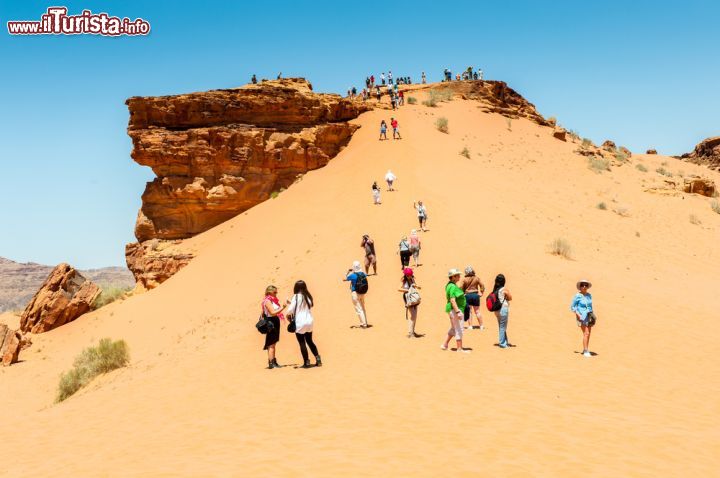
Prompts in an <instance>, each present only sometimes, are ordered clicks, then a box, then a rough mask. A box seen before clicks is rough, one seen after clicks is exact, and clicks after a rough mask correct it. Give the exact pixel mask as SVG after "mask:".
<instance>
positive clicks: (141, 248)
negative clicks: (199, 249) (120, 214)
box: [125, 240, 194, 289]
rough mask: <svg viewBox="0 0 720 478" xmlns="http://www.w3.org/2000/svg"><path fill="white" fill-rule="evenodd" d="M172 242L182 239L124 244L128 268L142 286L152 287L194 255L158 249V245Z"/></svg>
mask: <svg viewBox="0 0 720 478" xmlns="http://www.w3.org/2000/svg"><path fill="white" fill-rule="evenodd" d="M172 242H182V241H158V240H154V241H152V240H151V241H145V242H144V243H137V242H134V243H132V244H128V245H127V246H125V259H126V260H127V264H128V268H129V269H130V270H131V271H133V274H134V275H135V280H136V281H137V283H138V284H140V285H141V286H142V287H143V288H145V289H154V288H155V287H157V286H158V285H160V284H162V283H163V282H165V281H166V280H167V279H169V278H170V277H172V276H173V275H175V274H176V273H177V272H178V271H179V270H180V269H182V268H183V267H185V266H186V265H188V264H189V263H190V261H191V260H192V258H193V257H194V256H193V254H191V253H189V252H180V251H168V250H162V249H161V250H158V246H164V245H166V244H169V243H172Z"/></svg>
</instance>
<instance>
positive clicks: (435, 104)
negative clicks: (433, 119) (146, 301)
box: [422, 98, 437, 108]
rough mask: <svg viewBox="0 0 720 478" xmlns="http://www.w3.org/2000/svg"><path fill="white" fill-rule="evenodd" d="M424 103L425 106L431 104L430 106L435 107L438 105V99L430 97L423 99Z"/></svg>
mask: <svg viewBox="0 0 720 478" xmlns="http://www.w3.org/2000/svg"><path fill="white" fill-rule="evenodd" d="M422 104H424V105H425V106H429V107H431V108H434V107H436V106H437V101H435V100H433V99H432V98H431V99H429V100H425V101H423V102H422Z"/></svg>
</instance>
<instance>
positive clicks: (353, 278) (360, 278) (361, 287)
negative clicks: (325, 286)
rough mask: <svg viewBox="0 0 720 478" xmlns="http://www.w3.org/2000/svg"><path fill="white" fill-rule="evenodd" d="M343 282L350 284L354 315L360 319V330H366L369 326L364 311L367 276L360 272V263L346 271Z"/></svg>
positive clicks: (357, 262)
mask: <svg viewBox="0 0 720 478" xmlns="http://www.w3.org/2000/svg"><path fill="white" fill-rule="evenodd" d="M343 280H345V281H349V282H350V296H351V297H352V302H353V306H354V307H355V313H357V316H358V319H360V328H362V329H367V328H368V327H369V325H368V321H367V312H366V311H365V294H367V291H368V288H369V285H368V280H367V274H365V273H364V272H363V271H362V269H361V266H360V261H355V262H353V266H352V269H348V271H347V274H346V275H345V279H343Z"/></svg>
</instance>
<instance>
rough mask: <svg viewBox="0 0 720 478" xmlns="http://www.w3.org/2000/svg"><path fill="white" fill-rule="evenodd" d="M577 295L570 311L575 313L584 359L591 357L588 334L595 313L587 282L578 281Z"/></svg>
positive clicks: (593, 321) (590, 285)
mask: <svg viewBox="0 0 720 478" xmlns="http://www.w3.org/2000/svg"><path fill="white" fill-rule="evenodd" d="M575 287H577V290H578V293H577V294H575V297H573V300H572V304H570V310H571V311H572V312H574V313H575V321H576V322H577V324H578V326H579V327H580V329H581V330H582V333H583V351H582V354H583V356H585V357H592V353H591V352H590V350H589V349H588V347H589V345H590V332H591V331H592V328H593V325H595V320H596V317H595V313H594V312H593V304H592V294H590V292H588V290H590V288H591V287H592V284H591V283H590V281H588V280H580V281H578V282H577V284H575Z"/></svg>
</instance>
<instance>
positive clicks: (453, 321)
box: [440, 269, 470, 353]
mask: <svg viewBox="0 0 720 478" xmlns="http://www.w3.org/2000/svg"><path fill="white" fill-rule="evenodd" d="M459 280H460V271H459V270H457V269H450V272H448V283H447V284H446V285H445V299H446V300H447V304H446V305H445V312H446V313H447V314H448V316H449V317H450V329H449V330H448V333H447V337H446V338H445V342H444V343H443V344H442V345H441V346H440V348H441V349H443V350H447V349H448V345H449V344H450V340H451V339H452V338H453V337H455V342H456V343H457V351H458V352H465V353H468V352H470V351H469V350H465V349H464V348H463V341H462V339H463V310H465V293H464V292H463V291H462V289H461V288H460V287H458V285H457V282H458V281H459Z"/></svg>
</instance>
